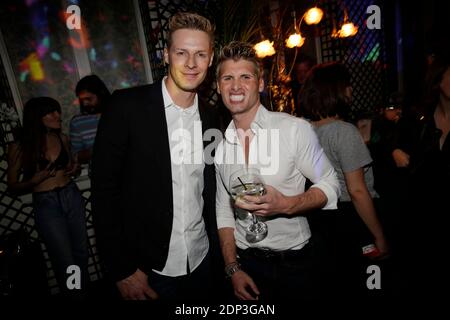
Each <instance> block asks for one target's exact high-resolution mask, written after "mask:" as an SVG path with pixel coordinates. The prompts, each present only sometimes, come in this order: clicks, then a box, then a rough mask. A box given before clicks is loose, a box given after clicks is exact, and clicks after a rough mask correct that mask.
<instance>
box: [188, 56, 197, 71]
mask: <svg viewBox="0 0 450 320" xmlns="http://www.w3.org/2000/svg"><path fill="white" fill-rule="evenodd" d="M185 66H186V67H187V68H189V69H193V68H195V67H196V66H197V61H196V60H195V56H194V55H189V56H188V57H187V60H186V64H185Z"/></svg>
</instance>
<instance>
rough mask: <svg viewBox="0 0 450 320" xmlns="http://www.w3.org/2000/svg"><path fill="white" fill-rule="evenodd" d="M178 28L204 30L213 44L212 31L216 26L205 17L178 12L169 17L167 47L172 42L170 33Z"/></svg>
mask: <svg viewBox="0 0 450 320" xmlns="http://www.w3.org/2000/svg"><path fill="white" fill-rule="evenodd" d="M180 29H192V30H199V31H203V32H206V33H207V34H208V36H209V38H210V39H211V48H212V47H213V45H214V31H215V30H216V27H215V26H214V24H212V23H211V21H209V20H208V19H207V18H205V17H203V16H201V15H199V14H196V13H192V12H178V13H176V14H175V15H173V16H172V17H171V18H170V19H169V36H168V39H167V47H168V48H170V46H171V44H172V34H173V33H174V32H175V31H177V30H180Z"/></svg>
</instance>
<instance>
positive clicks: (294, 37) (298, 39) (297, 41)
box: [286, 33, 305, 48]
mask: <svg viewBox="0 0 450 320" xmlns="http://www.w3.org/2000/svg"><path fill="white" fill-rule="evenodd" d="M304 43H305V38H304V37H302V35H301V34H299V33H294V34H291V35H290V36H289V38H288V39H287V40H286V47H288V48H293V47H299V48H300V47H301V46H302V45H303V44H304Z"/></svg>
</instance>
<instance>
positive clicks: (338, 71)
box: [300, 63, 389, 286]
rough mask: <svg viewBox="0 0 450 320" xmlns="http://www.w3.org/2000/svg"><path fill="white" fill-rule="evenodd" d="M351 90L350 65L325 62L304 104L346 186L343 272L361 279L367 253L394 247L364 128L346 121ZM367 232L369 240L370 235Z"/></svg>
mask: <svg viewBox="0 0 450 320" xmlns="http://www.w3.org/2000/svg"><path fill="white" fill-rule="evenodd" d="M351 94H352V87H351V85H350V74H349V73H348V71H347V69H346V68H345V67H344V66H343V65H342V64H339V63H327V64H321V65H318V66H316V67H314V68H313V69H312V70H311V72H310V74H309V76H308V78H307V80H306V82H305V84H304V87H303V89H302V92H301V95H300V105H301V107H302V108H303V111H304V116H305V117H306V118H309V119H310V120H311V121H312V122H313V124H314V125H315V127H316V133H317V136H318V138H319V141H320V143H321V145H322V147H323V149H324V152H325V153H326V155H327V157H328V158H329V160H330V162H331V163H332V165H333V167H334V169H335V170H336V172H337V176H338V180H339V183H340V187H341V196H340V198H339V204H338V208H339V211H341V212H342V217H341V219H340V221H341V222H342V223H341V224H338V226H339V231H338V232H339V236H338V237H337V239H339V241H340V247H339V258H338V259H340V261H339V265H340V266H343V267H342V268H343V270H344V271H343V272H345V273H348V272H350V273H352V274H350V275H349V279H354V281H355V283H357V282H360V279H358V273H359V271H361V270H359V271H358V270H357V269H358V268H357V267H356V265H357V264H358V262H357V261H359V260H360V257H361V253H362V254H363V255H365V256H368V257H369V258H371V259H382V258H385V257H387V255H388V254H389V248H388V244H387V241H386V237H385V234H384V232H383V228H382V225H381V222H380V220H379V218H378V216H377V213H376V210H375V206H374V202H373V198H377V197H378V194H377V192H376V191H375V189H374V187H373V185H374V179H373V173H372V168H371V163H372V158H371V157H370V153H369V150H368V149H367V147H366V145H365V144H364V141H363V139H362V137H361V135H360V133H359V131H358V129H357V128H356V127H355V126H354V125H352V124H350V123H347V122H344V121H342V120H341V119H343V117H345V114H346V112H347V110H348V109H349V104H350V101H351ZM362 222H363V223H362ZM365 235H367V236H368V238H369V239H364V236H365ZM366 238H367V237H366ZM371 238H372V239H371ZM364 241H366V243H364ZM361 249H362V251H361ZM344 266H345V267H344ZM355 267H356V269H355ZM351 270H353V271H351ZM340 276H343V275H340ZM343 278H345V276H343ZM350 281H351V280H350ZM360 284H361V283H360ZM364 284H365V282H364ZM346 285H349V283H346ZM355 285H357V284H355ZM350 286H351V285H350Z"/></svg>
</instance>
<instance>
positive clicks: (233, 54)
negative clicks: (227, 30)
mask: <svg viewBox="0 0 450 320" xmlns="http://www.w3.org/2000/svg"><path fill="white" fill-rule="evenodd" d="M240 59H244V60H247V61H249V62H252V63H253V65H254V66H255V74H256V76H257V78H258V79H260V78H261V75H262V65H261V60H260V59H259V58H258V57H257V56H256V51H255V49H254V48H253V46H252V45H251V44H250V43H248V42H243V41H231V42H230V43H229V44H227V45H226V46H224V47H223V48H222V50H220V54H219V58H218V59H217V67H216V79H219V76H220V67H221V66H222V63H224V62H225V61H228V60H233V61H238V60H240Z"/></svg>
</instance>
